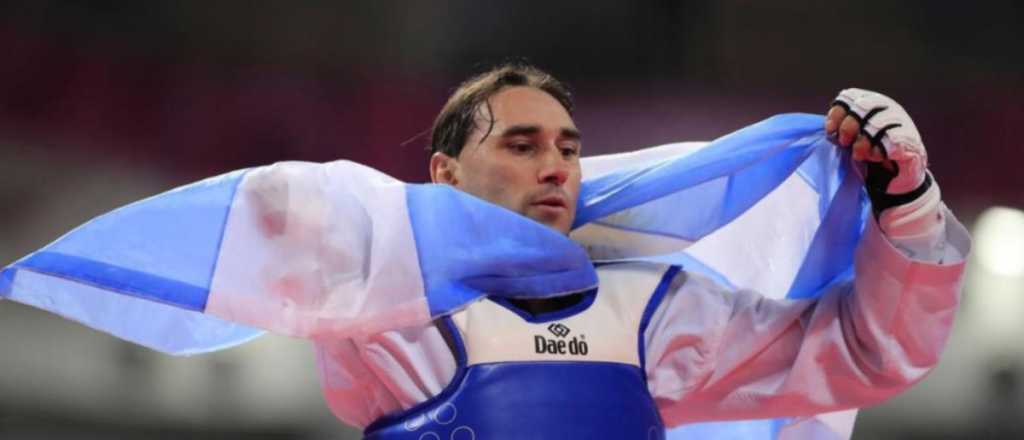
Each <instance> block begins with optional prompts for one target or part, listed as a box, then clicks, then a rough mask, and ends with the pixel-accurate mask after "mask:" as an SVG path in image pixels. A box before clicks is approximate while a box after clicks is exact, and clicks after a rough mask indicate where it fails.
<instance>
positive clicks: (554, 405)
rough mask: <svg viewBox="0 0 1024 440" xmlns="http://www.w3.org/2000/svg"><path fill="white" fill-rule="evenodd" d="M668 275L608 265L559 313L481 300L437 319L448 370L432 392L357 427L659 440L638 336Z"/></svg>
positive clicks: (410, 432)
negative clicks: (444, 335)
mask: <svg viewBox="0 0 1024 440" xmlns="http://www.w3.org/2000/svg"><path fill="white" fill-rule="evenodd" d="M677 272H678V268H677V267H666V266H656V265H651V264H646V263H644V264H635V263H630V264H616V265H609V266H603V267H602V268H599V269H598V276H599V279H600V288H599V290H598V291H593V292H588V293H587V294H584V297H583V300H582V301H581V302H580V303H578V304H576V305H574V306H572V307H569V308H568V309H564V310H560V311H557V312H552V313H545V314H541V315H528V314H526V313H525V312H522V311H521V310H519V309H517V308H515V307H514V306H512V305H511V304H509V303H507V302H506V301H502V300H485V301H480V302H478V303H475V304H474V305H471V306H470V307H468V308H467V309H466V310H464V311H463V312H460V313H458V314H456V315H453V316H451V317H446V318H444V320H443V323H442V324H443V325H445V326H447V328H448V330H449V332H450V334H451V335H452V336H453V338H452V339H453V340H454V346H455V347H454V348H455V349H454V351H455V357H456V361H457V364H458V370H457V372H456V374H455V377H454V378H453V379H452V381H451V383H450V384H449V385H448V386H447V387H446V388H445V389H444V391H442V392H441V393H440V394H438V395H437V396H435V397H434V398H432V399H429V400H427V401H426V402H423V403H421V404H419V405H416V406H414V407H412V408H410V409H408V410H406V411H402V412H400V413H397V414H391V415H388V416H385V417H383V418H381V419H379V420H377V421H376V422H374V423H373V424H371V425H370V426H368V427H367V428H366V432H365V438H366V439H367V440H406V439H408V440H449V439H451V440H463V439H464V440H474V439H488V440H494V439H537V440H544V439H560V440H561V439H584V438H586V439H598V438H608V439H659V440H660V439H664V438H665V428H664V425H663V424H662V422H661V418H660V416H659V415H658V410H657V407H656V406H655V404H654V400H653V399H652V398H651V395H650V392H649V391H648V387H647V379H646V374H645V373H644V367H643V334H644V328H645V327H646V325H647V322H648V321H649V319H650V316H651V315H652V314H653V312H654V310H655V309H656V307H657V304H658V303H659V302H660V301H661V299H662V297H663V296H664V295H665V293H666V291H667V290H668V287H669V285H670V283H671V281H672V280H673V279H674V277H675V275H676V273H677Z"/></svg>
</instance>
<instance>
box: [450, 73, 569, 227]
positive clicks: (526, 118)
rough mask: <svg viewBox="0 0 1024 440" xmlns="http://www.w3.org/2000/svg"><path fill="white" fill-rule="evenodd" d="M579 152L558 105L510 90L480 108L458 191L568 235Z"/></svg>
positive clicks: (462, 159)
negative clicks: (460, 190)
mask: <svg viewBox="0 0 1024 440" xmlns="http://www.w3.org/2000/svg"><path fill="white" fill-rule="evenodd" d="M579 150H580V135H579V131H577V129H576V127H575V124H574V123H573V121H572V118H571V117H570V116H569V114H568V112H567V111H565V108H563V107H562V106H561V104H559V103H558V101H557V100H555V99H554V98H553V97H551V96H550V95H548V94H547V93H546V92H543V91H541V90H538V89H535V88H530V87H510V88H507V89H504V90H502V91H500V92H498V93H496V94H495V95H494V96H492V97H491V99H490V100H489V101H488V102H487V103H485V104H484V105H481V106H480V108H479V109H478V111H477V120H476V129H475V130H474V131H473V133H471V135H470V136H469V137H468V139H467V142H466V145H465V146H464V148H463V149H462V152H461V153H460V154H459V157H458V162H459V167H458V170H459V171H458V173H457V174H458V176H457V177H458V178H457V181H456V183H455V186H456V187H458V188H459V189H462V190H463V191H466V192H468V193H470V194H473V195H475V196H477V197H480V198H482V199H485V200H487V201H490V202H492V203H495V204H497V205H500V206H503V207H505V208H507V209H510V210H512V211H515V212H517V213H519V214H522V215H524V216H526V217H529V218H531V219H533V220H535V221H538V222H540V223H543V224H545V225H547V226H550V227H552V228H554V229H557V230H558V231H560V232H562V233H568V232H569V229H570V227H571V226H572V221H573V218H574V217H575V210H576V199H577V197H578V195H579V186H580V168H579V152H580V151H579Z"/></svg>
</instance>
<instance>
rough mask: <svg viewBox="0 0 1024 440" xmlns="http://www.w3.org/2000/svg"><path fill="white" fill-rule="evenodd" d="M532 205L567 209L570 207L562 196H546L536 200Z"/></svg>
mask: <svg viewBox="0 0 1024 440" xmlns="http://www.w3.org/2000/svg"><path fill="white" fill-rule="evenodd" d="M532 205H534V206H540V207H546V208H561V209H566V208H567V207H568V204H566V203H565V199H564V198H562V197H560V196H546V197H543V198H541V199H538V200H536V201H534V202H533V203H532Z"/></svg>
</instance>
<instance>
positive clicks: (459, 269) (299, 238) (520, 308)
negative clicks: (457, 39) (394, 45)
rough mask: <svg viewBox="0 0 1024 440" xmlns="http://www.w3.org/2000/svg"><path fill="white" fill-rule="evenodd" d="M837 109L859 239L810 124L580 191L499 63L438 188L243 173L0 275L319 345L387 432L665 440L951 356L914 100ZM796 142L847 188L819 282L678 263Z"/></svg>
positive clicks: (834, 128)
mask: <svg viewBox="0 0 1024 440" xmlns="http://www.w3.org/2000/svg"><path fill="white" fill-rule="evenodd" d="M837 102H838V104H837V106H835V107H833V108H832V109H830V111H829V116H828V118H827V119H826V121H825V122H824V124H825V129H826V130H827V131H828V132H829V133H834V137H835V140H836V142H837V143H838V144H840V145H844V146H850V145H852V147H850V148H852V150H853V151H852V156H853V158H854V159H855V160H857V161H866V162H867V163H868V166H867V171H868V175H867V182H868V188H867V189H868V193H869V194H870V195H871V199H872V206H873V208H874V209H875V211H876V212H875V215H874V216H873V217H872V218H870V219H869V221H868V224H867V226H866V227H865V228H864V234H863V237H862V238H861V237H860V235H859V234H860V229H861V227H860V225H861V223H860V221H861V216H860V213H861V210H860V208H861V205H860V204H859V203H858V202H857V196H858V195H859V193H860V188H859V187H858V186H851V182H852V185H860V183H859V181H857V179H855V178H853V177H852V176H853V174H852V173H845V172H840V173H838V175H841V176H838V175H837V174H834V173H828V172H821V171H822V170H824V169H826V168H828V166H834V165H836V164H845V162H843V161H842V160H840V159H841V158H840V157H839V155H837V154H835V149H834V148H832V147H831V146H830V145H828V144H827V142H825V141H824V140H823V138H821V139H822V140H821V141H820V142H819V138H820V136H817V135H816V134H815V133H817V132H819V131H820V130H821V128H820V125H819V124H821V121H820V120H819V118H815V117H808V116H800V115H797V116H783V117H777V118H773V119H771V120H768V121H766V122H763V123H761V124H757V125H755V126H752V127H750V128H748V129H744V130H741V131H739V132H737V133H734V134H732V135H730V136H727V137H724V138H722V139H720V140H718V141H715V142H714V143H712V145H710V146H708V148H706V149H704V150H701V151H700V152H698V153H694V154H693V155H691V156H685V157H680V158H668V157H667V156H665V155H666V154H667V153H666V152H671V151H673V150H663V149H657V150H656V151H655V150H651V151H647V152H643V154H644V157H648V156H656V157H655V159H658V160H657V161H655V162H653V164H652V162H651V161H650V160H648V161H647V162H645V163H640V162H643V161H640V162H638V163H639V164H640V165H642V166H640V167H639V168H628V169H625V170H621V171H616V172H612V173H608V174H606V175H602V176H600V177H598V178H592V179H589V180H586V181H583V183H582V184H581V180H582V178H583V176H582V174H583V172H582V171H581V169H582V168H583V167H582V165H581V164H582V163H583V162H584V161H581V159H580V158H579V155H580V152H581V135H580V132H579V130H578V129H577V128H576V127H575V125H574V123H573V120H572V118H571V110H572V104H571V100H570V99H569V95H568V93H567V92H566V91H565V88H564V87H563V86H561V85H560V84H559V83H558V82H557V81H556V80H554V79H553V78H551V77H550V76H549V75H547V74H544V73H543V72H540V71H538V70H536V69H534V68H531V67H526V66H503V67H500V68H497V69H495V70H493V71H491V72H487V73H485V74H482V75H480V76H478V77H476V78H473V79H471V80H470V81H468V82H466V83H465V84H463V85H462V86H461V87H460V88H459V90H457V91H456V92H455V93H454V94H453V95H452V97H451V98H450V99H449V102H448V103H447V104H446V105H445V108H444V109H443V110H442V112H441V114H440V115H439V117H438V119H437V122H436V124H435V127H434V132H433V136H432V148H433V150H434V152H435V153H434V155H433V157H432V158H431V162H430V171H431V177H432V179H433V180H434V182H436V183H440V184H442V185H407V184H404V183H402V182H399V181H397V180H395V179H392V178H390V177H388V176H384V175H382V174H380V173H378V172H376V171H374V170H372V169H369V168H367V167H363V166H360V165H358V164H352V163H348V162H344V161H339V162H332V163H328V164H310V163H295V162H292V163H281V164H275V165H272V166H268V167H260V168H256V169H252V170H245V171H241V172H235V173H229V174H225V175H223V176H218V177H215V178H211V179H208V180H205V181H203V182H199V183H197V184H194V185H189V186H186V187H183V188H180V189H178V190H175V191H171V192H168V193H165V194H163V195H161V196H158V197H154V198H151V199H147V200H145V201H142V202H139V203H137V204H133V205H130V206H127V207H125V208H122V209H120V210H117V211H114V212H112V213H110V214H108V215H105V216H102V217H100V218H98V219H96V220H94V221H92V222H90V223H87V224H86V225H83V226H82V227H81V228H79V229H76V230H75V231H73V232H72V233H70V234H68V235H67V236H65V237H62V238H61V239H59V240H58V241H56V242H55V243H53V244H51V245H49V246H47V247H45V248H43V249H42V250H40V251H39V252H36V253H34V254H32V255H29V256H27V257H25V258H23V259H21V260H19V261H18V262H15V263H14V264H12V265H11V266H9V267H7V268H5V269H4V270H3V271H2V272H0V296H2V297H5V298H10V299H13V300H17V301H21V302H24V303H27V304H32V305H35V306H38V307H41V308H44V309H47V310H51V311H54V312H55V313H59V314H61V315H64V316H67V317H69V318H71V319H76V320H79V321H81V322H83V323H86V324H88V325H90V326H93V327H96V328H98V329H101V330H104V331H108V332H110V333H113V334H115V335H117V336H120V337H123V338H125V339H128V340H131V341H134V342H137V343H140V344H143V345H146V346H149V347H153V348H156V349H159V350H162V351H165V352H170V353H175V354H182V353H186V354H187V353H198V352H205V351H210V350H216V349H220V348H224V347H227V346H231V345H236V344H239V343H242V342H245V341H248V340H250V339H252V338H253V337H255V336H257V335H258V334H259V332H258V331H255V330H252V329H249V328H245V327H238V326H235V325H234V324H230V323H225V322H223V321H220V320H218V319H214V317H218V318H222V319H225V320H227V321H230V322H232V323H242V324H246V325H250V326H254V327H259V328H262V329H267V330H271V331H275V332H278V333H281V334H287V335H293V336H297V337H304V338H309V339H311V340H313V341H314V342H315V344H316V347H317V354H318V360H319V364H320V373H321V376H322V384H323V390H324V394H325V397H326V398H327V400H328V403H329V405H330V406H331V408H332V410H333V411H334V412H335V414H336V415H338V417H339V418H341V419H342V420H344V421H346V422H348V423H350V424H352V425H355V426H359V427H364V428H366V436H367V438H372V439H404V438H412V439H442V438H450V439H458V438H467V439H471V438H532V439H544V438H560V439H561V438H663V436H664V428H665V427H666V426H677V425H680V424H684V423H689V422H695V421H709V420H734V419H749V418H765V417H776V416H795V415H808V414H815V413H820V412H827V411H834V410H839V409H845V408H854V407H860V406H864V405H868V404H872V403H875V402H878V401H881V400H883V399H885V398H887V397H889V396H892V395H894V394H896V393H898V392H900V391H902V390H904V389H906V388H907V387H909V386H910V385H912V384H914V383H915V382H917V381H918V380H920V379H921V378H922V377H923V376H924V374H925V373H926V372H927V371H928V369H929V368H930V367H931V366H933V365H934V364H935V363H936V362H937V360H938V356H939V353H940V352H941V349H942V346H943V345H944V343H945V341H946V338H947V336H948V333H949V329H950V325H951V322H952V316H953V313H954V311H955V309H956V306H957V303H958V292H959V283H960V279H961V276H962V271H963V258H964V256H965V254H966V252H967V248H968V242H969V239H968V238H967V237H966V233H965V232H964V230H963V228H962V227H961V226H960V225H959V223H957V222H956V220H955V219H954V218H953V217H952V215H951V214H950V213H949V212H948V211H947V210H946V209H945V207H944V206H942V204H941V200H940V195H939V189H938V186H937V185H936V184H935V183H934V182H933V181H932V179H931V177H930V175H928V174H927V172H926V169H925V165H926V161H925V155H924V149H923V145H922V144H921V143H920V137H919V136H918V135H917V131H916V129H915V128H914V127H913V123H912V122H911V120H910V118H909V117H908V116H907V115H906V113H905V112H904V111H903V110H902V108H900V107H899V106H898V105H897V104H896V103H895V102H892V101H891V100H889V99H888V98H886V97H884V96H882V95H879V94H876V93H871V92H866V91H860V90H856V89H850V90H846V91H844V92H842V93H841V94H840V96H839V98H838V99H837ZM809 124H813V125H814V126H813V127H809ZM809 158H813V159H814V160H813V161H809V160H808V159H809ZM605 159H609V158H605ZM611 159H613V160H615V161H618V160H619V158H611ZM634 159H635V158H634ZM661 159H665V160H661ZM630 160H632V159H630ZM805 162H813V163H812V164H811V165H813V167H811V168H809V169H807V170H805V171H807V173H805V174H806V176H805V178H806V179H809V181H811V182H812V183H813V184H814V185H816V188H817V189H816V190H814V191H812V190H809V189H808V190H807V191H805V193H804V194H813V196H812V197H810V198H807V197H804V198H802V199H801V200H802V201H803V202H807V203H811V206H813V207H814V209H815V216H814V218H813V220H814V221H815V222H817V221H818V220H819V219H818V215H817V214H818V212H817V209H818V207H819V206H831V207H830V208H828V209H827V212H825V213H824V214H823V216H822V218H821V219H820V222H821V227H819V228H818V231H817V232H815V233H814V234H813V237H811V238H809V239H808V240H809V241H808V243H805V244H806V245H807V247H808V249H809V250H808V255H809V257H808V258H807V259H806V260H807V262H806V263H805V264H803V265H802V266H800V271H799V272H798V273H797V274H796V275H795V280H794V281H793V283H792V284H793V287H792V288H790V293H791V294H793V293H794V292H796V293H798V294H800V295H805V294H806V295H811V294H812V295H814V296H816V298H814V299H804V300H786V301H779V300H769V299H767V298H765V297H763V296H761V295H760V294H758V293H756V292H754V291H751V290H744V289H733V288H731V287H728V286H727V284H726V283H725V282H726V281H727V280H724V279H718V278H716V277H714V275H715V274H714V273H712V272H713V271H710V270H703V269H701V267H700V265H699V264H696V263H695V262H694V264H687V265H685V266H684V267H683V268H680V266H679V263H680V262H681V261H683V260H679V259H676V258H675V257H676V256H678V251H679V250H682V249H683V248H685V247H686V246H689V245H690V244H693V245H694V247H697V246H699V245H700V244H701V240H700V239H701V237H706V236H708V235H709V234H711V233H712V232H713V231H714V230H716V229H719V228H722V227H725V226H726V225H727V224H730V222H732V221H733V219H736V218H737V216H740V215H741V214H742V213H743V212H745V211H747V210H748V208H751V207H752V206H753V204H754V203H756V202H757V200H759V199H760V198H761V197H763V196H764V194H765V193H766V192H767V191H770V187H775V186H778V185H779V184H780V183H782V182H783V180H784V179H786V178H787V176H789V175H791V174H792V173H793V172H794V171H795V170H797V168H798V167H802V166H803V165H801V164H802V163H805ZM590 163H591V164H593V162H590ZM823 164H825V165H823ZM829 164H831V165H829ZM826 165H828V166H826ZM801 169H802V168H801ZM840 171H841V170H840ZM815 176H817V177H815ZM837 176H838V177H837ZM832 177H837V178H836V179H835V180H832ZM836 182H838V183H836ZM833 184H837V185H838V188H832V187H831V186H830V185H833ZM806 186H807V185H805V187H806ZM453 188H454V189H453ZM830 188H831V189H834V191H830ZM805 189H806V188H805ZM851 189H852V190H853V192H851V191H850V190H851ZM815 191H817V192H815ZM832 193H834V196H832V195H831V194H832ZM819 195H820V197H819ZM830 197H831V202H830V201H829V198H830ZM851 197H852V199H851ZM843 200H845V201H846V202H849V201H850V200H853V203H840V202H841V201H843ZM684 201H685V204H683V203H681V202H684ZM787 202H789V203H793V204H796V203H797V200H796V199H793V200H787ZM825 202H829V203H825ZM819 203H820V205H819ZM751 209H753V208H751ZM741 219H742V218H741ZM876 219H877V221H876ZM774 220H775V219H772V221H774ZM786 221H790V220H789V219H787V220H786ZM570 230H572V231H573V233H572V238H573V239H574V240H577V241H578V242H579V243H580V244H582V245H583V247H581V246H580V244H576V243H574V242H572V241H570V240H568V239H567V238H566V236H565V234H567V233H569V232H570ZM595 231H596V232H595ZM772 238H773V237H761V238H759V240H760V241H764V240H768V239H772ZM797 239H799V237H789V238H788V239H787V240H790V241H792V240H797ZM693 241H695V242H696V243H693ZM858 242H859V245H858V248H857V258H858V264H857V265H856V270H855V273H856V278H855V280H854V281H853V282H852V283H851V282H843V281H844V280H845V278H843V275H842V274H843V273H844V270H845V268H846V267H847V266H848V265H849V262H847V261H846V260H844V259H845V258H852V248H853V246H854V244H856V243H858ZM584 247H585V248H586V249H587V251H588V252H589V253H590V255H589V257H588V255H587V254H585V253H584V252H583V248H584ZM847 248H848V249H847ZM846 251H849V252H846ZM666 256H668V257H670V258H668V259H667V260H666ZM736 257H737V258H739V257H741V255H737V256H736ZM811 257H814V258H811ZM592 260H594V261H596V262H597V263H598V264H597V269H596V271H595V269H594V266H595V264H594V263H593V262H592ZM597 260H603V261H597ZM686 261H689V260H686ZM833 262H835V264H832V263H833ZM772 263H775V262H772ZM809 266H814V267H810V268H808V267H809ZM805 269H807V270H805ZM808 274H810V275H808ZM800 295H797V296H800ZM168 306H171V307H168ZM211 315H212V316H211Z"/></svg>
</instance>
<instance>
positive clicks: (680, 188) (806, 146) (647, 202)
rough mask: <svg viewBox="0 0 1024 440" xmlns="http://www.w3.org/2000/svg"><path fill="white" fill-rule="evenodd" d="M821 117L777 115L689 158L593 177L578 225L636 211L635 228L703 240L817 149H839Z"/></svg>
mask: <svg viewBox="0 0 1024 440" xmlns="http://www.w3.org/2000/svg"><path fill="white" fill-rule="evenodd" d="M821 121H822V118H821V117H820V116H815V115H804V114H786V115H779V116H775V117H772V118H769V119H767V120H765V121H762V122H760V123H757V124H754V125H752V126H749V127H746V128H744V129H741V130H739V131H737V132H735V133H733V134H730V135H728V136H725V137H722V138H720V139H718V140H715V141H713V142H711V143H710V144H709V145H708V146H707V147H705V148H703V149H701V150H699V151H697V152H695V153H693V154H690V155H688V156H684V157H682V158H678V159H670V160H666V161H663V162H661V163H659V164H656V165H654V166H648V167H641V168H639V169H631V170H623V171H619V172H614V173H610V174H607V175H604V176H601V177H598V178H596V179H593V180H588V181H586V182H584V184H583V187H582V188H581V194H580V204H579V206H580V207H579V209H578V210H577V218H576V223H575V226H577V227H578V226H581V225H583V224H586V223H589V222H592V221H595V220H598V219H602V220H601V221H602V223H606V222H609V220H611V221H610V223H612V224H614V223H616V220H615V218H612V219H608V218H607V217H608V216H614V215H623V214H624V213H628V216H627V218H626V221H628V222H629V225H628V226H629V227H630V228H631V229H633V230H641V231H646V232H650V233H654V234H658V235H665V236H672V237H683V238H686V239H688V240H691V241H695V240H697V239H699V238H700V237H703V236H705V235H707V234H709V233H711V232H713V231H714V230H717V229H718V228H720V227H722V226H724V225H725V224H727V223H729V222H730V221H732V220H733V219H735V218H736V217H737V216H739V215H740V214H742V213H743V212H745V211H746V210H747V209H749V208H750V207H751V206H753V205H754V204H755V203H756V202H758V201H759V200H760V199H761V198H763V197H764V196H765V195H766V194H768V193H769V192H771V191H772V190H773V189H775V188H776V187H778V185H780V184H781V183H782V182H783V181H784V180H786V178H788V177H789V176H790V175H791V174H792V173H793V172H794V171H795V170H796V169H797V168H798V167H799V166H800V165H801V164H802V163H803V162H804V161H805V159H806V158H807V157H809V156H811V155H812V154H813V153H814V152H815V151H816V150H818V149H821V148H832V147H831V145H830V144H828V142H827V141H826V140H825V139H824V137H823V136H816V134H819V132H820V131H821V128H820V124H821V123H822V122H821ZM689 207H698V208H697V209H691V208H689ZM629 210H633V211H636V212H628V211H629Z"/></svg>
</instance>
